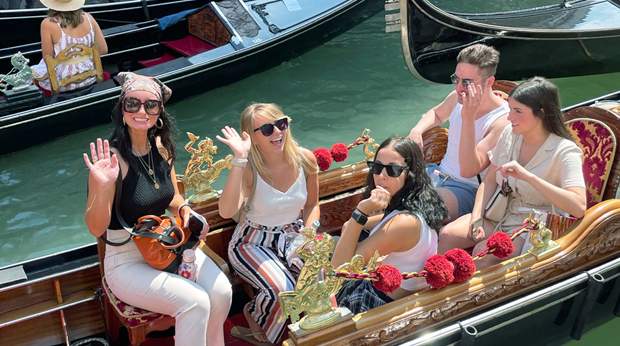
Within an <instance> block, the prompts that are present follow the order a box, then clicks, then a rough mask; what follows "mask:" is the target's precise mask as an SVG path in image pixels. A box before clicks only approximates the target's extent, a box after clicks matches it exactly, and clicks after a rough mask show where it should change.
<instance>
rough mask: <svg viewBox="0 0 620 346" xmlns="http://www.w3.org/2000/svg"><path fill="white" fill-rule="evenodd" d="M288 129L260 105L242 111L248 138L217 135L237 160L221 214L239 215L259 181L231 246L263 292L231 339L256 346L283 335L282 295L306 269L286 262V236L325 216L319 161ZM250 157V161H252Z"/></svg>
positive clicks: (236, 261)
mask: <svg viewBox="0 0 620 346" xmlns="http://www.w3.org/2000/svg"><path fill="white" fill-rule="evenodd" d="M289 124H290V118H289V117H288V116H286V115H284V114H283V113H282V110H281V109H280V108H279V107H278V106H277V105H275V104H271V103H256V104H252V105H250V106H248V107H247V108H246V109H245V110H244V111H243V113H242V114H241V131H242V134H243V138H242V137H241V136H239V134H238V133H237V131H236V130H235V129H234V128H231V127H228V126H226V127H225V128H224V129H222V133H223V135H224V138H222V137H220V136H217V139H219V140H220V141H222V142H223V143H225V144H226V145H228V146H229V147H230V148H231V149H232V151H233V153H234V156H235V157H234V159H233V162H232V164H233V167H232V170H231V171H230V175H229V177H228V180H227V181H226V185H225V186H224V191H223V192H222V196H221V197H220V201H219V210H220V215H221V216H222V217H224V218H230V217H232V216H233V215H235V214H236V213H237V212H238V211H239V210H240V208H241V206H242V204H243V202H244V198H247V197H248V196H249V194H250V192H251V191H252V186H253V185H254V184H256V188H255V192H254V197H253V200H252V203H251V206H250V211H249V212H248V213H247V215H246V218H245V220H239V224H238V225H237V228H236V229H235V233H234V235H233V238H232V240H231V242H230V244H229V247H228V256H229V259H230V261H231V264H232V266H233V267H234V268H235V270H236V271H237V272H238V273H239V274H240V275H241V277H242V278H243V279H244V280H246V281H247V282H249V283H250V284H252V286H254V287H255V288H256V289H257V290H258V294H257V295H256V297H255V298H254V299H253V300H252V301H251V302H250V303H248V304H247V305H246V306H245V308H244V314H245V317H246V319H247V320H248V323H249V325H250V330H249V331H248V330H247V329H246V330H239V329H237V331H239V332H240V333H236V332H235V331H233V335H234V336H238V337H241V338H244V339H246V340H248V341H250V342H254V343H255V342H260V343H276V342H277V341H278V340H279V339H280V337H281V336H282V333H283V332H284V328H285V323H279V322H278V319H279V318H280V316H281V314H282V309H281V307H280V303H279V301H278V293H279V292H283V291H292V290H293V289H294V287H295V278H294V277H293V275H292V273H291V271H293V272H297V273H298V272H299V270H300V269H301V268H300V266H301V263H300V262H297V263H290V262H287V260H286V258H285V256H284V252H285V251H284V250H285V247H286V234H287V233H289V232H298V231H299V229H300V228H301V227H303V226H304V225H305V226H310V225H312V223H313V222H314V221H315V220H318V219H319V215H320V212H319V180H318V170H317V164H316V158H315V157H314V155H313V154H312V152H311V151H310V150H308V149H305V148H302V147H300V146H299V145H298V144H297V142H296V141H295V139H293V136H292V135H291V133H290V128H289ZM249 155H251V157H252V159H253V164H248V157H249ZM254 169H256V171H257V173H258V174H257V175H256V177H257V179H256V180H257V181H254V174H253V170H254ZM300 212H302V215H303V217H302V218H300Z"/></svg>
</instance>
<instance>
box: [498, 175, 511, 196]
mask: <svg viewBox="0 0 620 346" xmlns="http://www.w3.org/2000/svg"><path fill="white" fill-rule="evenodd" d="M500 193H501V194H502V195H504V197H508V195H509V194H511V193H512V188H511V187H510V185H509V184H508V179H504V181H502V189H501V191H500Z"/></svg>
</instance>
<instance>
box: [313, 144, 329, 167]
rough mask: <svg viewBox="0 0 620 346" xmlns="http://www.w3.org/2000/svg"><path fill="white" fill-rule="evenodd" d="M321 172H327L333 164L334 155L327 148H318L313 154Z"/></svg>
mask: <svg viewBox="0 0 620 346" xmlns="http://www.w3.org/2000/svg"><path fill="white" fill-rule="evenodd" d="M312 153H313V154H314V156H315V157H316V162H317V164H318V165H319V169H320V170H321V171H326V170H327V169H329V166H331V164H332V155H331V154H330V153H329V150H327V149H325V148H316V149H314V151H313V152H312Z"/></svg>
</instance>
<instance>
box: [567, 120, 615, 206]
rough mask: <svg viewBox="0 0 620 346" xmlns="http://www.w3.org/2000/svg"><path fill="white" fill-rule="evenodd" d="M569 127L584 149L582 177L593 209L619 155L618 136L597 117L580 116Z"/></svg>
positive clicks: (599, 199) (601, 194)
mask: <svg viewBox="0 0 620 346" xmlns="http://www.w3.org/2000/svg"><path fill="white" fill-rule="evenodd" d="M566 126H567V127H568V129H569V131H570V132H571V134H572V135H573V138H574V139H575V143H577V145H579V147H580V148H581V150H582V151H583V176H584V178H585V181H586V194H587V200H588V208H590V207H592V206H593V205H595V204H597V203H599V202H600V201H601V200H602V198H603V193H604V192H605V185H607V179H608V178H609V173H610V171H611V165H612V164H613V160H614V156H615V155H616V137H615V136H614V133H613V132H612V131H611V129H610V128H609V126H607V125H606V124H605V123H603V122H601V121H599V120H596V119H585V118H577V119H573V120H570V121H568V122H567V123H566Z"/></svg>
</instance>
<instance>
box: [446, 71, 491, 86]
mask: <svg viewBox="0 0 620 346" xmlns="http://www.w3.org/2000/svg"><path fill="white" fill-rule="evenodd" d="M489 77H490V76H484V77H482V78H480V81H483V80H485V79H487V78H489ZM450 81H452V84H454V85H457V84H459V83H461V85H462V86H463V88H466V89H467V88H469V85H470V84H472V83H475V82H476V80H475V79H461V78H459V76H457V75H456V74H455V73H453V74H451V75H450Z"/></svg>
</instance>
